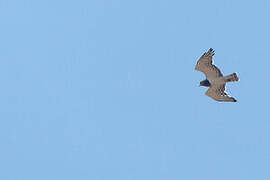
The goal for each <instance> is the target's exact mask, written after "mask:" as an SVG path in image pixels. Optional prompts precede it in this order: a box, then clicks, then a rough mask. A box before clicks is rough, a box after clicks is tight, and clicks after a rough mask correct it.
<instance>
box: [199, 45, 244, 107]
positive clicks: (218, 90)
mask: <svg viewBox="0 0 270 180" xmlns="http://www.w3.org/2000/svg"><path fill="white" fill-rule="evenodd" d="M214 54H215V51H214V50H213V49H212V48H210V49H209V50H208V52H206V53H204V54H203V55H202V56H201V57H200V59H199V60H198V62H197V64H196V67H195V70H197V71H201V72H203V73H204V74H205V76H206V79H205V80H203V81H201V82H200V86H206V87H209V88H208V90H207V91H206V92H205V94H206V95H207V96H209V97H211V98H212V99H214V100H216V101H226V102H236V99H234V98H233V97H231V96H229V95H228V94H227V93H226V92H225V85H226V83H227V82H233V81H239V78H238V77H237V74H236V73H233V74H230V75H228V76H223V75H222V73H221V71H220V70H219V69H218V68H217V67H216V66H215V65H214V64H213V60H212V59H213V56H214Z"/></svg>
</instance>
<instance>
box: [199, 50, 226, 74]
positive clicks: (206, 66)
mask: <svg viewBox="0 0 270 180" xmlns="http://www.w3.org/2000/svg"><path fill="white" fill-rule="evenodd" d="M214 55H215V51H214V50H213V49H212V48H210V49H209V50H208V52H206V53H204V54H203V55H202V56H201V57H200V59H199V60H198V62H197V64H196V67H195V70H197V71H201V72H203V73H204V74H205V76H206V78H207V79H212V78H217V77H222V76H223V75H222V73H221V71H220V70H219V69H218V68H217V67H216V66H215V65H214V64H213V60H212V59H213V56H214Z"/></svg>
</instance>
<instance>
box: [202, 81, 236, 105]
mask: <svg viewBox="0 0 270 180" xmlns="http://www.w3.org/2000/svg"><path fill="white" fill-rule="evenodd" d="M205 94H206V95H207V96H209V97H211V98H213V99H214V100H216V101H227V102H236V99H234V98H233V97H231V96H229V95H228V94H227V93H226V92H225V84H221V85H218V84H216V85H211V86H210V88H209V89H208V90H207V91H206V92H205Z"/></svg>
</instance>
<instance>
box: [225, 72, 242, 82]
mask: <svg viewBox="0 0 270 180" xmlns="http://www.w3.org/2000/svg"><path fill="white" fill-rule="evenodd" d="M224 78H225V81H226V82H233V81H239V78H238V76H237V74H236V73H232V74H230V75H228V76H225V77H224Z"/></svg>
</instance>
